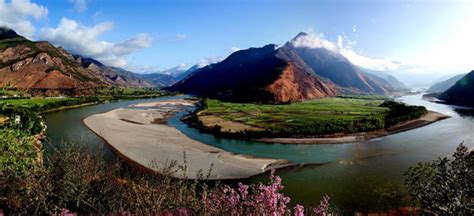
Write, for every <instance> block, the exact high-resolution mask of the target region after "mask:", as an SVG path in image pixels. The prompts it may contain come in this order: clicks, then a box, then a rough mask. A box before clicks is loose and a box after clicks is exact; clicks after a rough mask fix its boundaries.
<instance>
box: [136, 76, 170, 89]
mask: <svg viewBox="0 0 474 216" xmlns="http://www.w3.org/2000/svg"><path fill="white" fill-rule="evenodd" d="M137 75H138V76H140V77H141V78H142V79H144V80H147V81H148V82H149V83H151V84H152V85H153V86H155V87H165V86H171V85H173V84H175V83H176V82H178V79H177V78H175V77H174V76H172V75H169V74H163V73H161V72H159V73H148V74H137Z"/></svg>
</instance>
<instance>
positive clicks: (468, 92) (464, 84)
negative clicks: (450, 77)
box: [439, 70, 474, 107]
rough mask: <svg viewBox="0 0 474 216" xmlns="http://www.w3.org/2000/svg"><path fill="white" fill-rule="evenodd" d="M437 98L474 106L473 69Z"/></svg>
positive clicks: (451, 102)
mask: <svg viewBox="0 0 474 216" xmlns="http://www.w3.org/2000/svg"><path fill="white" fill-rule="evenodd" d="M439 98H440V99H441V100H444V101H445V102H447V103H450V104H456V105H461V106H470V107H474V70H473V71H471V72H470V73H468V74H467V75H465V76H464V77H462V78H461V79H460V80H459V81H457V82H456V84H454V85H453V86H452V87H451V88H449V89H448V90H446V91H445V92H443V93H442V94H441V95H440V96H439Z"/></svg>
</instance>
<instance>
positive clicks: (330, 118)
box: [194, 97, 426, 136]
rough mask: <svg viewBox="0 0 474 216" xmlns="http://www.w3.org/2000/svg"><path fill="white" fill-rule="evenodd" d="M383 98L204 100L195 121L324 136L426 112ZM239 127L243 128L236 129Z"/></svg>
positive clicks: (221, 128) (226, 128) (219, 127)
mask: <svg viewBox="0 0 474 216" xmlns="http://www.w3.org/2000/svg"><path fill="white" fill-rule="evenodd" d="M384 101H385V100H382V99H381V98H380V97H369V98H351V97H335V98H323V99H318V100H311V101H305V102H301V103H292V104H285V105H266V104H249V103H229V102H222V101H219V100H214V99H205V100H204V109H203V110H202V111H200V112H199V113H198V115H197V119H194V121H197V122H198V123H197V124H196V125H197V126H201V128H204V129H211V128H212V131H214V132H224V133H229V132H232V133H236V132H237V133H239V132H241V133H244V134H246V135H256V136H272V135H275V136H276V135H282V136H292V135H326V134H332V133H356V132H364V131H371V130H377V129H384V128H386V127H387V126H390V125H393V124H395V123H397V122H401V121H405V120H409V119H414V118H418V117H420V116H421V115H423V114H424V111H426V109H425V108H424V107H414V106H407V105H404V104H400V103H396V102H390V103H384ZM391 119H395V120H396V121H397V122H394V121H392V120H391ZM243 125H246V126H250V127H251V128H248V127H243ZM239 128H246V129H245V130H242V129H241V130H240V131H239Z"/></svg>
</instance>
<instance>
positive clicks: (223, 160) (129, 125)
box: [83, 99, 291, 179]
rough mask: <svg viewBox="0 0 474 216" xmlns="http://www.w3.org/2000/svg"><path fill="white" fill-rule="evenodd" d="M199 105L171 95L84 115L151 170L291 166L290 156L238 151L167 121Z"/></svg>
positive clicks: (226, 172)
mask: <svg viewBox="0 0 474 216" xmlns="http://www.w3.org/2000/svg"><path fill="white" fill-rule="evenodd" d="M189 106H194V102H193V101H189V100H182V99H180V100H168V101H161V102H154V103H147V104H136V105H134V107H142V108H148V109H123V108H119V109H114V110H111V111H109V112H106V113H102V114H95V115H92V116H89V117H87V118H85V119H84V120H83V121H84V124H85V125H86V126H87V127H88V128H89V129H91V130H92V131H94V132H95V133H96V134H97V135H98V136H100V137H102V138H103V139H104V140H105V141H106V142H107V143H108V144H109V145H110V147H112V149H113V150H114V151H115V152H116V153H117V154H118V155H119V156H120V157H122V158H123V159H124V160H125V161H127V162H129V163H131V164H132V165H138V166H139V167H141V168H146V169H147V170H153V171H156V172H159V173H163V174H167V175H170V176H173V177H176V178H188V179H196V178H197V179H242V178H248V177H251V176H254V175H257V174H261V173H264V172H266V171H268V170H270V169H276V168H281V167H286V166H290V165H291V164H290V163H289V162H288V161H287V160H278V159H266V158H256V157H252V156H248V155H237V154H233V153H231V152H227V151H224V150H222V149H219V148H216V147H212V146H209V145H206V144H203V143H201V142H198V141H195V140H193V139H191V138H189V137H187V136H186V135H184V134H182V133H181V132H180V131H179V130H178V129H176V128H174V127H170V126H168V125H167V124H166V118H168V117H169V116H170V115H173V113H177V112H180V111H183V110H185V109H186V107H187V108H189Z"/></svg>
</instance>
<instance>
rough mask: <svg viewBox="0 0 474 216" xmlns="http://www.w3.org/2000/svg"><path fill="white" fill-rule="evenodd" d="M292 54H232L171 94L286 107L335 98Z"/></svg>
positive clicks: (270, 49)
mask: <svg viewBox="0 0 474 216" xmlns="http://www.w3.org/2000/svg"><path fill="white" fill-rule="evenodd" d="M309 70H310V69H308V67H307V66H306V65H304V63H303V62H302V61H301V60H300V59H298V56H297V55H296V54H295V53H293V52H292V51H291V50H286V49H276V46H275V45H267V46H264V47H261V48H250V49H247V50H241V51H238V52H235V53H233V54H232V55H230V56H229V57H228V58H226V59H225V60H224V61H222V62H219V63H216V64H213V65H209V66H206V67H204V68H201V69H198V70H197V71H196V72H195V73H193V74H192V75H190V76H188V77H187V78H186V79H184V80H182V81H180V82H178V83H177V84H175V85H173V86H172V87H170V88H169V89H170V90H174V91H180V92H184V93H188V94H195V95H200V96H205V97H213V98H219V99H223V100H231V101H239V102H259V103H287V102H294V101H301V100H307V99H314V98H320V97H324V96H333V95H335V94H336V90H335V87H334V85H333V84H331V83H330V82H327V81H323V80H321V79H319V78H318V77H316V76H314V75H312V73H311V71H309Z"/></svg>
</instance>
